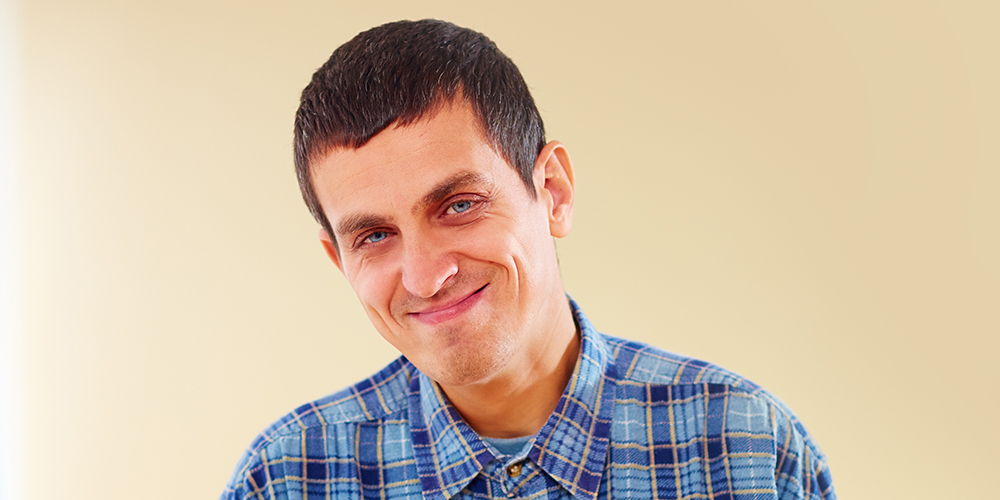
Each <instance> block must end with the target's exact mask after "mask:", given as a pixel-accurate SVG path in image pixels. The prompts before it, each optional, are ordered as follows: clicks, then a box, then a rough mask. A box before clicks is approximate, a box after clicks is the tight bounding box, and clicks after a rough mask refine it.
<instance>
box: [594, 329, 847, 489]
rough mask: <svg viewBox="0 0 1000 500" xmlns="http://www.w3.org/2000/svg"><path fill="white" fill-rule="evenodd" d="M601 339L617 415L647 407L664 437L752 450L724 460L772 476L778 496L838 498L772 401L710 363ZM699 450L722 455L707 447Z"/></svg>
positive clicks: (817, 457) (818, 459) (797, 430)
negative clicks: (664, 429)
mask: <svg viewBox="0 0 1000 500" xmlns="http://www.w3.org/2000/svg"><path fill="white" fill-rule="evenodd" d="M603 338H604V341H605V342H606V344H607V346H608V351H609V353H610V354H611V359H612V362H613V363H614V365H615V370H616V371H617V382H618V391H617V392H618V402H619V406H621V408H620V409H621V411H622V413H623V415H625V414H627V413H628V412H629V411H630V410H631V411H633V412H635V411H645V410H644V409H645V408H649V411H651V412H652V414H651V417H650V420H649V421H652V422H654V424H653V425H654V426H656V425H657V424H656V422H667V423H668V424H665V425H669V426H670V427H671V428H672V429H673V434H671V433H669V432H668V433H665V434H664V435H674V436H675V437H676V439H678V440H680V441H690V442H696V441H699V440H705V441H706V442H708V443H715V442H719V443H721V442H722V439H723V438H724V439H725V441H726V443H727V445H728V446H733V447H736V448H739V449H744V450H753V451H754V453H750V454H738V455H734V456H730V457H729V459H730V461H732V462H733V463H734V464H736V465H739V466H740V467H743V468H745V469H746V470H751V469H755V470H757V469H759V470H762V471H763V470H769V471H773V472H771V474H773V475H774V481H775V485H774V488H775V490H776V491H777V492H778V493H779V498H810V499H820V498H822V499H833V498H836V494H835V493H834V492H833V486H832V480H831V478H830V472H829V468H828V465H827V459H826V456H825V455H824V454H823V452H822V450H821V449H820V448H819V446H818V445H817V444H816V442H815V440H814V439H813V438H812V436H811V435H810V434H809V432H808V431H807V430H806V428H805V426H804V425H803V424H802V422H801V421H800V420H799V419H798V417H797V416H796V415H795V413H794V412H792V410H791V408H789V407H788V405H786V404H785V403H784V402H783V401H781V400H780V399H779V398H778V397H777V396H775V395H773V394H771V393H770V392H768V391H767V390H766V389H764V388H763V387H761V386H759V385H757V384H755V383H753V382H751V381H750V380H748V379H746V378H744V377H742V376H740V375H737V374H736V373H733V372H731V371H729V370H727V369H725V368H722V367H720V366H718V365H715V364H713V363H709V362H706V361H702V360H699V359H695V358H690V357H687V356H682V355H679V354H675V353H672V352H668V351H665V350H663V349H659V348H657V347H653V346H650V345H648V344H644V343H641V342H635V341H631V340H626V339H621V338H616V337H610V336H606V335H604V336H603ZM633 407H634V408H633ZM659 413H663V414H662V415H660V414H659ZM623 419H624V420H627V421H632V420H636V418H635V416H628V415H625V416H624V417H623ZM705 450H706V452H707V453H709V455H712V454H713V453H714V452H718V453H722V451H721V449H720V450H714V449H713V447H712V446H711V445H708V446H707V447H706V448H705ZM709 458H710V459H711V457H709Z"/></svg>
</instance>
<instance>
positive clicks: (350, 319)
mask: <svg viewBox="0 0 1000 500" xmlns="http://www.w3.org/2000/svg"><path fill="white" fill-rule="evenodd" d="M13 7H14V10H13V11H12V12H14V15H13V17H12V19H13V21H14V22H13V24H14V25H15V27H16V34H17V35H16V43H14V44H13V45H12V46H13V47H16V51H17V52H16V57H15V58H13V59H11V60H12V61H14V62H12V63H11V64H10V65H9V66H10V67H9V68H7V70H9V72H8V73H7V74H8V75H14V77H13V78H14V80H15V84H16V88H15V90H16V94H12V95H17V100H16V104H17V106H16V114H14V115H12V116H14V119H13V120H14V124H15V126H14V127H13V128H14V130H15V132H12V133H13V134H14V136H16V137H17V141H16V149H15V151H16V157H15V160H16V161H15V163H14V169H13V170H11V172H12V174H11V175H10V176H9V178H6V177H5V179H4V182H7V183H8V186H15V187H16V189H14V190H12V191H13V192H15V194H16V200H17V202H16V206H15V207H14V208H12V209H10V212H8V214H7V215H9V216H10V220H12V221H14V222H12V223H11V225H10V227H12V228H14V229H10V230H9V235H7V236H9V238H8V240H9V241H11V242H12V243H10V244H9V248H10V249H11V252H10V255H14V256H16V258H17V262H16V264H15V265H12V266H10V269H14V270H16V271H17V275H19V277H15V276H14V275H5V276H3V277H2V279H3V280H5V281H6V285H7V286H8V288H10V289H12V290H16V297H17V299H16V301H14V302H10V304H16V307H14V306H11V307H12V308H13V309H14V311H13V312H11V315H12V316H10V318H8V319H9V320H10V321H9V323H10V324H11V325H20V326H18V327H17V328H16V329H15V328H14V327H11V329H10V330H9V331H8V332H7V333H5V335H7V337H6V340H5V344H4V345H5V346H10V347H6V349H7V352H5V353H4V356H5V358H4V359H10V360H14V361H16V363H15V365H16V366H19V368H18V370H17V373H16V374H15V375H16V376H15V375H10V376H6V378H5V380H4V384H6V385H5V388H6V389H5V391H6V392H4V394H7V396H6V397H7V401H5V402H4V404H5V405H6V407H5V408H6V409H7V410H10V409H11V408H13V409H14V410H12V411H11V413H12V414H14V415H15V416H16V417H17V418H16V419H15V420H11V421H13V422H16V427H12V429H13V431H12V433H11V435H13V436H15V437H16V438H17V439H16V441H9V440H8V441H6V442H5V443H4V444H2V445H0V446H3V447H4V448H3V453H5V458H6V459H7V462H4V463H11V464H16V467H13V466H12V467H8V468H7V470H8V471H14V472H8V473H7V476H6V478H7V479H6V481H7V483H6V484H8V485H11V484H13V485H16V489H17V491H14V492H9V493H7V495H8V498H7V499H4V500H13V499H14V498H17V499H21V498H23V499H26V500H41V499H50V498H77V499H108V498H115V499H117V498H121V499H131V498H145V499H161V498H162V499H167V498H171V499H173V498H214V497H215V496H216V495H218V493H219V492H220V491H221V489H222V487H223V484H224V483H225V481H226V479H227V477H228V476H229V473H230V471H231V469H232V467H233V466H234V465H235V463H236V460H237V459H238V457H239V456H240V453H241V451H242V450H243V448H244V447H245V446H246V445H247V444H249V442H250V440H251V439H252V438H253V437H254V435H255V434H256V433H257V432H258V431H260V430H261V429H262V428H263V427H264V426H265V425H267V424H268V423H269V422H271V421H272V420H273V419H275V418H277V417H278V416H280V415H282V414H283V413H285V412H287V411H289V410H290V409H292V408H294V407H296V406H297V405H299V404H301V403H303V402H306V401H308V400H311V399H314V398H317V397H319V396H322V395H324V394H327V393H330V392H332V391H334V390H336V389H338V388H340V387H342V386H344V385H347V384H349V383H352V382H354V381H356V380H358V379H360V378H363V377H365V376H367V375H368V374H369V373H370V372H373V371H374V370H376V369H377V368H379V367H381V366H382V365H383V364H385V363H387V362H388V361H389V360H390V359H391V358H393V357H394V356H395V353H394V352H393V350H392V348H391V347H390V346H388V345H387V344H385V343H384V342H383V341H382V340H381V338H379V337H378V336H377V334H376V333H375V332H374V330H373V328H372V327H371V326H370V325H369V324H368V321H367V319H366V318H365V317H364V315H363V313H362V311H361V310H360V307H359V306H358V304H357V301H356V299H355V297H354V295H353V293H352V292H351V290H350V288H349V287H348V286H347V284H346V282H345V281H344V279H343V278H342V277H341V276H340V275H339V273H338V272H337V270H336V269H335V268H334V267H333V266H332V265H331V264H330V263H329V262H328V261H327V260H326V257H325V255H324V253H323V251H322V249H321V248H320V245H319V243H318V242H317V238H316V229H317V228H316V225H315V223H313V221H312V220H311V219H310V217H309V215H308V213H307V211H306V209H305V207H304V206H303V204H302V202H301V200H300V198H299V194H298V190H297V186H296V184H295V179H294V176H293V174H292V162H291V125H292V116H293V113H294V111H295V108H296V105H297V99H298V94H299V92H300V91H301V89H302V87H303V86H304V85H305V84H306V83H307V81H308V79H309V77H310V75H311V74H312V72H313V71H314V70H315V69H316V68H317V67H318V66H319V65H320V64H321V63H322V62H323V61H324V60H325V59H326V58H327V57H328V56H329V53H330V52H331V51H332V50H333V49H334V48H335V47H336V46H337V45H339V44H340V43H342V42H344V41H346V40H347V39H348V38H350V37H351V36H353V35H354V34H355V33H357V32H358V31H361V30H363V29H366V28H368V27H370V26H373V25H376V24H380V23H382V22H386V21H390V20H396V19H401V18H410V19H415V18H424V17H440V18H445V19H448V20H451V21H454V22H456V23H459V24H463V25H466V26H469V27H472V28H475V29H478V30H480V31H483V32H485V33H486V34H488V35H489V36H490V37H491V38H493V39H494V40H495V41H496V42H497V44H498V45H499V46H500V47H501V49H503V50H504V51H506V52H507V54H508V55H510V56H511V57H512V58H513V59H514V61H515V62H516V63H517V64H518V65H519V66H520V68H521V69H522V71H523V73H524V74H525V77H526V78H527V80H528V83H529V85H531V87H532V89H533V92H534V93H535V98H536V101H537V102H538V104H539V107H540V109H541V111H542V114H543V117H544V119H545V120H546V125H547V127H548V131H549V136H550V137H551V138H554V139H559V140H561V141H563V142H564V143H565V144H567V146H568V148H569V151H570V153H571V155H572V157H573V160H574V164H575V167H576V171H577V179H578V197H577V205H576V217H575V222H576V224H575V226H574V229H573V233H572V234H571V235H570V236H569V238H567V239H565V240H561V241H559V243H558V248H559V251H560V258H561V264H562V272H563V276H564V278H565V282H566V287H567V290H568V291H569V292H570V293H571V294H572V295H573V296H574V297H575V298H576V299H577V300H578V301H579V302H580V303H581V304H582V306H583V307H584V308H585V310H586V311H587V313H588V315H590V317H591V319H592V320H593V321H594V323H595V324H596V325H597V326H598V328H600V329H601V330H603V331H604V332H606V333H609V334H614V335H619V336H627V337H632V338H635V339H638V340H643V341H646V342H650V343H653V344H656V345H658V346H661V347H664V348H667V349H670V350H673V351H677V352H680V353H684V354H688V355H693V356H696V357H700V358H705V359H708V360H711V361H714V362H717V363H719V364H722V365H723V366H726V367H728V368H731V369H733V370H735V371H737V372H739V373H741V374H743V375H745V376H747V377H749V378H750V379H752V380H754V381H756V382H758V383H760V384H762V385H764V386H766V387H768V388H769V389H771V390H772V391H773V392H774V393H776V394H777V395H778V396H779V397H781V398H783V399H784V400H785V401H786V402H788V403H789V404H790V405H791V406H792V407H793V408H794V409H795V410H796V411H797V412H798V414H799V415H800V416H801V417H802V418H803V419H804V421H805V422H806V424H807V426H808V427H809V429H810V430H811V431H812V432H813V433H814V434H815V436H816V438H817V439H818V440H819V442H820V443H821V445H822V446H823V448H824V449H825V451H826V452H827V454H828V456H829V460H830V463H831V465H832V470H833V475H834V479H835V481H836V485H837V488H838V490H839V492H840V494H841V498H845V499H848V498H850V499H857V500H866V499H871V500H875V499H886V498H908V499H939V498H974V497H978V498H988V497H990V496H991V495H995V490H996V489H995V487H993V486H992V482H991V481H990V480H989V479H988V478H989V477H991V475H992V474H993V473H995V470H996V469H997V467H998V465H1000V463H998V460H997V459H996V452H995V450H996V449H998V447H1000V437H998V433H997V430H996V424H995V422H996V407H997V404H996V394H997V389H996V387H997V384H998V382H1000V369H998V363H997V361H996V359H995V357H996V354H997V347H998V341H997V334H998V332H1000V313H998V310H1000V307H998V304H1000V140H998V138H1000V92H997V89H998V88H1000V49H998V48H1000V35H998V31H997V25H998V21H1000V8H998V7H997V4H996V3H994V2H944V1H939V2H935V1H928V0H916V1H911V2H901V1H876V2H860V1H856V2H855V1H852V2H810V1H806V2H802V1H775V2H754V3H746V2H693V1H689V2H681V1H675V2H613V3H612V2H607V3H597V2H593V3H580V2H502V3H499V2H498V3H489V4H486V3H483V4H481V5H480V4H476V5H473V3H472V2H459V1H455V2H443V1H439V2H419V3H417V2H404V1H380V2H352V3H350V4H348V3H344V2H336V1H328V2H293V3H288V2H236V1H222V0H212V1H197V2H196V1H183V0H182V1H172V2H134V1H124V0H89V1H86V2H71V1H56V0H33V1H27V0H24V1H21V2H19V3H17V4H13ZM12 199H14V198H12ZM11 214H13V215H11ZM5 255H6V254H5ZM5 324H6V323H5ZM8 340H9V341H10V342H9V343H8V342H7V341H8ZM15 365H11V366H15ZM5 373H6V372H5ZM12 443H13V444H12ZM0 477H2V476H0ZM4 491H6V489H5V490H4ZM991 491H993V492H994V493H992V494H991V493H989V492H991Z"/></svg>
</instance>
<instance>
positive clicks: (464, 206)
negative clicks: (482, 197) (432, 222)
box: [448, 200, 472, 214]
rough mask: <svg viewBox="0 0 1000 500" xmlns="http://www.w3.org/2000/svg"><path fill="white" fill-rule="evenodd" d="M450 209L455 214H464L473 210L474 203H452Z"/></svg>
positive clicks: (465, 201) (467, 201)
mask: <svg viewBox="0 0 1000 500" xmlns="http://www.w3.org/2000/svg"><path fill="white" fill-rule="evenodd" d="M448 208H449V209H450V210H452V211H454V212H455V213H458V214H460V213H462V212H464V211H466V210H468V209H470V208H472V202H471V201H469V200H463V201H458V202H455V203H452V204H451V205H450V206H449V207H448Z"/></svg>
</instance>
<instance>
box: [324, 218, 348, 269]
mask: <svg viewBox="0 0 1000 500" xmlns="http://www.w3.org/2000/svg"><path fill="white" fill-rule="evenodd" d="M319 242H320V243H321V244H322V245H323V250H326V255H327V257H330V260H332V261H333V265H335V266H337V269H340V272H341V273H343V272H344V266H342V265H341V264H340V247H338V246H337V242H336V241H333V238H331V237H330V235H329V233H327V232H326V229H323V228H319Z"/></svg>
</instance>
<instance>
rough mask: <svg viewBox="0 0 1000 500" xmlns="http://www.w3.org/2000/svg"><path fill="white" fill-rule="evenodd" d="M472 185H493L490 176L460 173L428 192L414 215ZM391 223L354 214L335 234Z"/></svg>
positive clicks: (344, 221) (370, 215) (382, 217)
mask: <svg viewBox="0 0 1000 500" xmlns="http://www.w3.org/2000/svg"><path fill="white" fill-rule="evenodd" d="M470 184H486V185H490V186H491V185H492V184H493V183H492V182H491V181H490V178H489V177H488V176H486V175H483V174H481V173H479V172H458V173H456V174H454V175H452V176H450V177H448V178H446V179H444V180H442V181H441V182H439V183H438V184H437V185H436V186H434V187H433V188H431V190H430V191H428V192H427V194H425V195H424V196H423V198H421V199H420V201H419V202H418V203H417V204H416V205H414V206H413V213H414V214H416V213H419V212H421V211H423V210H425V209H426V208H427V207H428V206H429V205H433V204H435V203H437V202H439V201H440V200H443V199H444V198H447V197H448V196H449V195H450V194H452V193H453V192H455V191H456V190H458V189H460V188H462V187H463V186H468V185H470ZM391 222H392V219H390V218H389V217H385V216H383V215H375V214H370V213H360V214H353V215H349V216H347V217H345V218H344V219H343V220H341V221H340V222H338V223H337V228H336V231H335V232H336V234H337V235H338V236H348V235H351V234H354V233H358V232H360V231H364V230H366V229H368V228H371V227H376V226H382V225H387V224H389V223H391Z"/></svg>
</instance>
